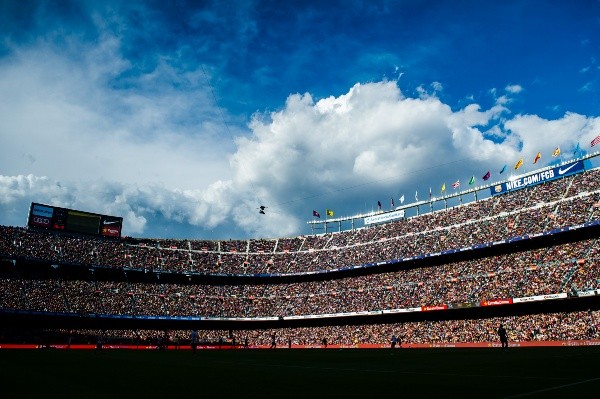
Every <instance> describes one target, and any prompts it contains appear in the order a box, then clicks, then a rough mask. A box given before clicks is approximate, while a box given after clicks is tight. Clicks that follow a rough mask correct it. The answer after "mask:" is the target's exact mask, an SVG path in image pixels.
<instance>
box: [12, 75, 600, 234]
mask: <svg viewBox="0 0 600 399" xmlns="http://www.w3.org/2000/svg"><path fill="white" fill-rule="evenodd" d="M0 76H2V75H1V74H0ZM3 82H4V84H5V85H6V84H8V83H7V82H6V81H3ZM100 94H106V93H102V92H101V93H100ZM140 97H141V96H139V93H138V94H137V95H134V94H132V95H130V96H127V98H128V100H129V103H130V104H133V103H135V102H136V101H135V99H139V101H140V102H142V103H143V102H144V101H145V100H144V99H142V98H140ZM34 102H35V101H34ZM26 103H27V102H24V104H26ZM76 105H77V106H79V107H81V108H82V109H81V110H80V111H81V112H80V114H79V115H74V118H76V119H77V120H78V123H77V126H82V125H83V126H87V127H90V128H91V126H92V125H91V124H89V123H87V124H86V123H84V122H82V120H83V121H85V120H86V119H89V120H91V121H95V122H99V123H100V122H101V123H103V124H104V125H105V126H106V125H109V126H111V128H114V129H116V130H118V129H119V126H116V125H115V123H116V122H114V121H111V120H108V121H101V119H102V118H100V117H99V115H104V116H105V117H106V118H107V119H110V118H109V115H106V114H102V113H100V114H99V113H98V112H97V111H96V110H93V109H92V107H91V105H90V104H88V103H85V102H84V103H83V104H76ZM70 106H75V105H72V104H67V103H66V102H60V101H59V102H58V103H54V104H53V105H52V107H53V109H54V110H55V111H56V112H58V114H59V115H62V118H61V119H60V120H61V124H63V125H66V126H67V127H66V128H63V129H58V130H56V129H51V130H50V131H51V132H52V133H53V134H51V135H49V137H44V135H39V134H37V132H35V131H33V130H34V129H33V128H32V127H28V129H24V130H25V131H26V134H25V135H26V137H27V139H25V140H17V139H15V138H14V137H13V138H11V140H12V141H13V142H14V143H13V144H12V147H11V148H12V150H13V151H16V149H17V148H20V149H21V154H19V155H18V158H19V159H21V161H20V162H21V163H20V164H18V165H17V166H15V165H11V163H10V162H7V161H3V162H2V168H3V170H6V169H9V168H13V170H15V171H21V170H26V168H28V167H31V162H30V160H31V158H29V157H28V155H27V154H35V155H34V157H35V158H34V159H35V162H34V164H38V163H46V164H48V165H49V164H50V163H52V162H53V160H54V162H56V163H58V164H59V166H56V165H54V166H53V167H49V166H48V167H46V168H42V169H38V170H37V171H38V173H34V174H25V173H14V174H10V173H8V174H7V173H4V175H3V176H0V208H1V209H0V210H1V211H3V214H4V215H5V217H4V220H2V223H3V224H15V222H14V221H15V220H17V221H18V220H24V218H25V215H26V212H27V207H28V205H29V202H30V201H36V202H45V203H50V204H54V205H58V206H65V207H73V208H77V209H83V210H88V211H94V212H102V213H108V214H114V215H120V216H123V217H124V218H125V228H124V233H125V234H129V235H142V236H157V235H160V229H159V226H158V225H159V224H160V223H174V224H177V225H181V226H198V227H199V229H198V230H197V231H196V232H195V234H196V235H197V236H198V237H203V236H207V235H209V234H210V231H212V229H221V231H223V230H229V231H236V232H238V236H247V237H277V236H290V235H297V234H303V233H305V232H306V231H307V230H308V229H307V226H306V225H305V221H306V220H307V219H309V218H310V215H311V212H312V209H324V208H331V209H336V211H341V210H345V211H347V213H348V214H350V213H356V212H361V211H363V210H364V209H362V208H363V207H364V204H366V203H367V202H376V201H377V200H378V199H381V200H386V198H389V196H392V197H394V196H397V195H399V194H400V193H406V194H407V195H409V198H410V197H411V196H412V195H411V194H409V193H412V192H414V191H416V190H420V191H421V192H424V191H427V188H428V187H431V186H434V187H436V186H437V185H438V184H440V185H441V183H442V182H453V181H456V180H463V181H468V179H469V178H470V176H471V175H473V174H475V175H477V176H479V175H483V174H484V173H485V172H486V171H487V170H489V169H491V168H494V167H498V168H499V167H500V166H501V165H502V164H504V163H510V162H512V161H513V160H516V159H518V157H520V156H525V157H527V156H531V157H532V158H533V156H534V155H535V153H537V151H543V152H544V153H551V152H552V150H553V149H554V148H555V147H556V146H557V145H562V146H564V148H568V147H569V146H574V145H575V143H576V142H577V141H578V140H583V141H582V142H585V141H586V140H588V139H589V140H591V138H592V137H591V136H592V135H593V134H594V132H596V131H597V130H598V127H599V123H600V122H599V120H598V118H589V117H586V116H583V115H578V114H574V113H568V114H565V115H564V116H563V117H562V118H560V119H557V120H546V119H543V118H540V117H538V116H535V115H516V116H513V117H512V118H509V117H510V110H509V109H508V108H507V107H506V106H505V105H502V104H496V105H494V106H492V107H491V108H489V109H482V108H481V106H480V105H478V104H476V103H472V104H469V105H467V106H465V107H464V108H462V109H459V110H456V111H453V110H452V108H451V107H450V106H449V105H448V104H445V103H443V102H442V101H441V100H440V99H439V98H438V97H436V96H435V95H431V94H430V95H426V96H420V97H419V98H411V97H406V96H405V95H404V94H403V93H402V91H401V90H400V88H399V87H398V86H397V83H396V82H389V81H383V82H374V83H367V84H356V85H354V86H353V87H351V88H350V89H349V90H348V92H347V93H344V94H342V95H339V96H337V97H335V96H330V97H326V98H323V99H320V100H315V99H313V97H312V96H311V94H309V93H305V94H292V95H290V96H289V97H288V99H287V101H286V103H285V105H284V106H283V107H282V109H280V110H277V111H275V112H270V113H257V114H255V115H254V116H253V118H252V120H251V122H250V123H249V125H248V129H249V130H248V132H249V133H248V134H240V135H238V136H237V138H236V139H235V142H234V144H235V149H234V150H233V151H232V152H231V153H227V152H224V151H219V149H222V148H225V147H227V146H226V145H223V144H222V143H219V142H216V144H215V148H212V147H209V148H207V149H204V150H202V151H204V152H205V153H206V157H201V156H200V157H198V158H194V157H192V156H191V155H190V156H188V155H187V154H188V153H189V150H188V149H187V148H186V146H187V147H190V146H192V147H193V146H194V145H197V144H198V140H200V141H201V140H205V138H204V136H201V137H197V136H196V135H194V134H190V133H189V132H188V131H186V132H185V134H184V133H182V132H181V131H178V130H177V129H176V126H177V125H176V124H172V125H169V121H170V120H171V118H170V116H169V115H170V112H169V111H167V112H165V113H163V114H159V115H158V116H155V117H156V119H155V120H151V119H152V115H153V114H152V113H150V115H148V116H146V117H145V118H149V119H147V120H146V119H144V120H146V122H147V124H146V125H145V126H146V129H143V131H142V134H141V138H140V136H139V135H134V134H133V130H131V131H130V130H129V129H131V126H132V125H131V123H125V127H124V128H120V130H118V131H117V132H116V133H113V132H112V130H111V129H106V130H99V129H97V128H96V129H95V130H94V131H93V134H89V132H86V133H85V134H82V135H83V136H87V138H85V139H81V138H77V140H76V143H74V144H68V145H67V146H68V148H69V151H62V152H61V145H60V144H61V143H60V142H57V143H54V144H53V141H54V140H56V138H59V139H60V140H64V139H69V138H74V137H79V136H74V135H73V130H74V126H70V125H69V122H68V121H65V120H66V118H64V114H65V112H66V111H65V110H69V109H70ZM4 107H5V105H3V108H2V109H1V110H0V112H2V113H3V114H4V115H5V116H7V117H8V118H9V119H10V115H9V113H8V110H7V109H6V108H4ZM133 109H138V110H139V109H142V110H143V109H145V107H144V106H139V105H136V106H133ZM11 110H14V111H17V110H18V108H12V109H11ZM46 115H48V113H47V114H46ZM82 115H83V116H82ZM45 118H49V116H46V117H45ZM133 118H137V117H135V116H133ZM116 119H117V121H121V122H122V121H123V119H122V118H120V117H119V115H118V113H117V118H116ZM13 122H14V120H13ZM17 122H19V123H21V124H23V123H24V119H23V120H17ZM15 123H16V122H15ZM16 124H17V125H18V123H16ZM21 126H24V125H21ZM148 126H150V127H151V126H155V128H148ZM161 126H162V128H164V129H165V130H167V133H166V134H162V133H161V131H160V129H161ZM169 126H171V129H169V128H168V127H169ZM1 129H4V127H2V128H1ZM2 132H3V136H4V135H6V133H7V132H8V131H7V130H3V131H2ZM8 136H10V135H6V137H8ZM96 136H99V137H96ZM209 136H210V135H209ZM93 137H96V138H95V139H92V138H93ZM124 137H126V138H127V140H126V139H124ZM34 139H35V140H34ZM213 139H214V138H212V139H211V140H213ZM177 140H182V143H181V144H180V143H178V142H177ZM223 140H225V141H227V140H228V138H223ZM40 144H42V145H41V148H45V147H46V146H47V148H48V149H49V150H50V151H49V152H50V154H51V155H49V156H48V157H47V158H45V156H44V152H40V151H39V149H40ZM207 145H209V146H210V143H208V144H207ZM19 146H20V147H19ZM115 146H123V147H125V149H123V150H119V149H116V150H115V152H113V149H115ZM137 147H140V148H142V150H140V149H139V148H137ZM106 149H108V151H106ZM186 150H187V151H186ZM78 151H81V152H84V154H77V152H78ZM127 151H130V152H131V153H130V154H128V153H127ZM140 151H141V152H142V155H140ZM172 151H178V152H179V154H178V156H176V157H175V156H170V155H169V154H168V153H169V152H172ZM211 152H212V153H218V154H219V156H220V157H221V158H223V159H221V160H219V161H215V159H214V156H210V153H211ZM144 153H145V154H146V155H145V156H146V158H144V157H143V154H144ZM5 154H6V155H9V154H8V152H6V153H5ZM24 154H25V155H24ZM69 154H72V155H69ZM114 154H118V155H120V157H122V158H124V159H125V160H126V161H127V162H131V165H133V164H134V163H135V162H134V161H133V160H137V161H138V162H139V161H140V159H144V160H145V161H147V162H149V165H148V168H142V167H139V168H137V169H135V173H128V172H127V171H123V173H116V172H117V169H119V168H123V167H126V166H128V164H127V163H122V162H121V161H119V158H120V157H115V158H113V155H114ZM86 155H87V156H90V155H91V156H94V157H104V158H103V160H104V162H106V166H105V168H104V169H103V168H102V167H99V166H98V165H99V164H95V165H94V167H86V166H85V165H83V166H80V165H79V164H80V163H82V162H83V158H85V156H86ZM127 158H129V160H127ZM224 161H227V163H226V164H225V166H223V163H224ZM111 162H116V163H117V166H116V167H115V166H110V165H109V164H110V163H111ZM169 163H172V164H171V165H169ZM215 163H216V165H219V167H224V168H225V169H226V170H225V171H221V172H219V173H214V174H211V173H208V176H206V175H204V177H203V179H204V183H198V182H197V181H195V180H194V179H192V178H181V174H184V175H185V176H188V175H186V173H187V170H188V168H190V166H192V167H193V169H195V170H196V171H209V172H211V171H214V170H215V166H216V165H215ZM96 168H98V169H99V171H98V170H96ZM164 168H166V170H167V172H168V173H172V174H173V175H174V176H173V181H169V180H168V179H164V176H165V174H164V170H163V169H164ZM106 169H108V170H111V171H115V175H114V176H112V175H111V174H110V173H106ZM44 171H46V172H47V173H44ZM140 171H144V173H146V174H147V175H146V176H144V177H138V176H137V175H136V173H139V172H140ZM45 176H48V177H45ZM259 205H265V206H267V207H268V208H267V212H266V214H265V215H261V214H259V213H258V211H257V207H258V206H259ZM367 208H368V206H367ZM16 209H19V211H18V212H16V211H15V210H16ZM17 213H18V214H19V215H17ZM6 215H8V216H6ZM16 224H21V225H22V224H23V223H16ZM214 238H223V237H214Z"/></svg>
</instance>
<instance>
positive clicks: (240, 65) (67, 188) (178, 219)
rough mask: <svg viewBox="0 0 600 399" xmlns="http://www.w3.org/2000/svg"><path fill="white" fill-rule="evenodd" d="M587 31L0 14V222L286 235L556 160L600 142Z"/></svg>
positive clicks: (266, 14) (205, 11)
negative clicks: (76, 219)
mask: <svg viewBox="0 0 600 399" xmlns="http://www.w3.org/2000/svg"><path fill="white" fill-rule="evenodd" d="M599 38H600V2H598V1H576V2H562V1H364V2H363V1H349V0H348V1H327V2H322V1H319V2H316V1H315V2H312V1H214V2H211V1H193V2H185V1H177V2H162V1H143V2H136V1H129V2H118V1H114V2H112V1H102V2H97V1H10V0H8V1H1V2H0V92H1V93H2V96H0V118H1V120H2V123H0V224H4V225H17V226H23V225H25V223H26V215H27V210H28V207H29V204H30V203H31V202H32V201H34V202H41V203H47V204H51V205H57V206H64V207H69V208H76V209H81V210H86V211H91V212H98V213H107V214H111V215H118V216H123V217H124V219H125V228H124V233H125V234H127V235H132V236H143V237H173V238H183V237H188V238H209V239H227V238H248V237H281V236H293V235H299V234H307V233H309V232H310V229H309V228H308V226H307V225H306V221H307V220H310V219H312V210H313V209H315V210H318V211H319V212H320V213H321V214H324V211H325V209H326V208H329V209H333V210H334V211H335V213H336V216H342V215H351V214H356V213H362V212H368V211H371V210H373V209H374V207H376V204H377V201H378V200H380V201H381V202H382V203H383V204H385V205H386V206H388V204H389V202H390V198H392V197H393V198H396V201H398V199H399V197H400V196H401V195H403V194H404V195H405V196H406V198H407V199H412V198H413V197H414V193H415V191H419V192H420V193H422V194H421V197H422V198H423V197H425V196H426V195H427V193H428V191H429V188H430V187H433V190H434V192H435V191H436V188H437V190H439V187H440V186H441V185H442V184H443V183H446V185H447V186H448V187H449V186H450V184H451V183H452V182H454V181H456V180H460V181H461V182H463V183H462V185H463V187H464V186H465V183H466V182H468V180H469V178H470V177H471V176H473V175H474V176H476V177H477V178H480V177H481V176H483V175H484V174H485V173H486V171H487V170H491V171H492V173H493V171H495V170H496V171H497V170H499V169H500V168H501V167H502V165H504V164H509V165H513V164H514V163H515V162H516V161H517V160H518V159H519V158H520V157H523V158H524V161H525V165H524V167H523V169H521V171H524V172H526V171H527V170H532V169H533V168H534V166H533V165H532V160H533V158H534V157H535V155H536V154H537V152H538V151H540V152H541V153H542V155H543V156H542V159H541V160H540V163H539V165H541V166H543V165H547V164H549V163H551V162H555V161H556V159H553V158H552V157H551V153H552V151H553V150H554V149H555V148H556V147H557V146H560V148H561V151H562V153H563V156H564V159H568V158H569V157H570V156H572V151H573V149H574V148H575V146H576V145H577V143H578V142H580V143H581V147H582V148H584V149H588V150H589V143H590V141H591V140H592V139H593V138H594V137H596V136H597V135H599V134H600V117H599V113H600V112H599V110H600V94H599V92H600V91H599V90H600V64H599V62H600V43H599V41H600V39H599ZM536 166H537V165H536ZM499 177H500V176H494V175H492V179H497V178H499ZM260 205H265V206H267V207H268V208H267V211H266V213H265V215H260V214H259V213H258V211H257V209H256V208H257V207H258V206H260Z"/></svg>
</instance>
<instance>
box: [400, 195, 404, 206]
mask: <svg viewBox="0 0 600 399" xmlns="http://www.w3.org/2000/svg"><path fill="white" fill-rule="evenodd" d="M400 203H401V204H404V194H402V197H400Z"/></svg>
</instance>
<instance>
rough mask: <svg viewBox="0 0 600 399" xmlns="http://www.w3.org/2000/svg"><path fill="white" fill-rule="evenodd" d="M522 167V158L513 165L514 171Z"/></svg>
mask: <svg viewBox="0 0 600 399" xmlns="http://www.w3.org/2000/svg"><path fill="white" fill-rule="evenodd" d="M522 165H523V158H521V159H519V160H518V161H517V163H516V164H515V170H517V169H519V168H520V167H521V166H522Z"/></svg>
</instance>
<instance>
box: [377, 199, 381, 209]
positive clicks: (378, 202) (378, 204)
mask: <svg viewBox="0 0 600 399" xmlns="http://www.w3.org/2000/svg"><path fill="white" fill-rule="evenodd" d="M377 208H379V209H381V201H377Z"/></svg>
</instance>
